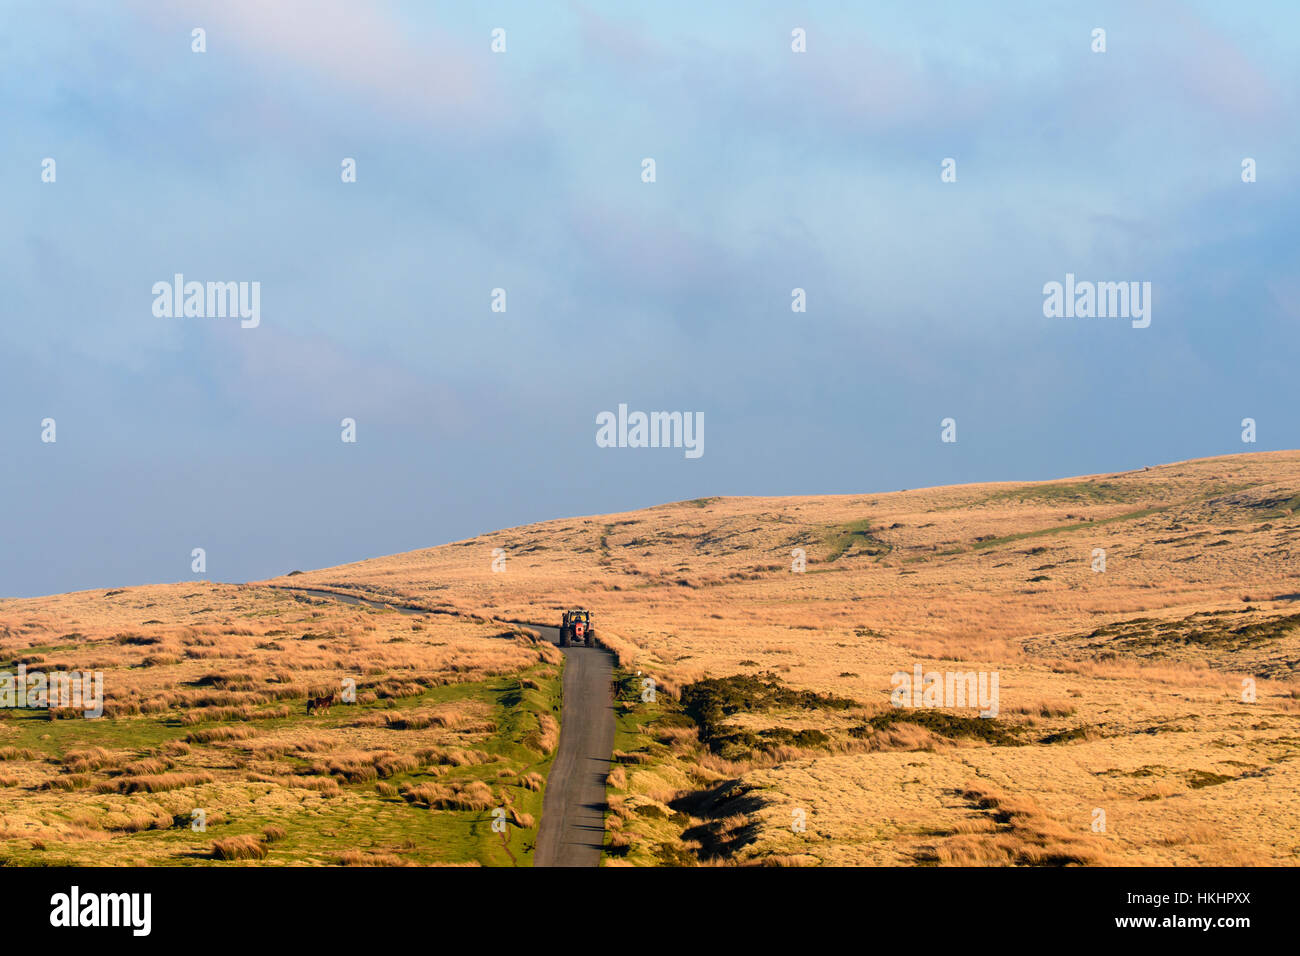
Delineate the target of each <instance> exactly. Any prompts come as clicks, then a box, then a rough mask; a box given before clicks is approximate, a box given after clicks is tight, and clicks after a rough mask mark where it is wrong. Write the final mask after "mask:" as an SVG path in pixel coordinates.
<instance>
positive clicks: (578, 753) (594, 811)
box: [282, 587, 614, 866]
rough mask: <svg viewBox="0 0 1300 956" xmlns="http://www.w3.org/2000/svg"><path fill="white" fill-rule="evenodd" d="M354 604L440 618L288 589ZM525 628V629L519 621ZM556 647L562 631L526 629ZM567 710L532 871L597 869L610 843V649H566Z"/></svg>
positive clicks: (419, 611) (345, 597)
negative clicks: (607, 797)
mask: <svg viewBox="0 0 1300 956" xmlns="http://www.w3.org/2000/svg"><path fill="white" fill-rule="evenodd" d="M282 590H286V591H297V592H299V593H304V594H309V595H311V596H312V597H317V598H333V599H334V600H336V601H343V602H345V603H347V604H365V605H368V606H370V607H381V608H382V607H396V608H397V610H399V611H401V612H402V613H403V614H429V613H433V612H430V611H425V610H423V609H421V608H416V607H404V606H401V605H392V604H388V605H386V604H384V603H383V602H380V601H370V600H366V599H365V598H358V597H353V596H351V595H345V594H335V593H334V592H332V591H317V590H314V589H312V588H294V587H282ZM519 623H521V624H522V623H524V622H522V621H521V622H519ZM524 626H525V627H529V628H531V629H532V630H534V631H537V632H538V633H540V634H541V635H542V639H543V640H547V641H550V642H551V643H552V644H558V643H559V642H560V629H559V628H558V627H543V626H541V625H539V624H524ZM560 650H561V651H562V652H563V653H564V657H565V662H564V711H563V714H562V717H561V720H560V743H559V746H558V748H557V749H556V753H555V760H554V762H553V763H552V764H551V772H550V774H549V775H548V776H547V778H546V793H545V795H544V796H543V798H542V823H541V826H540V827H539V828H538V830H537V846H536V848H535V849H534V851H533V866H598V865H599V864H600V848H601V846H602V844H603V843H604V842H605V775H606V774H607V773H608V772H609V761H610V758H611V757H612V756H613V753H614V687H613V679H614V655H612V654H610V653H609V652H608V651H607V650H605V649H604V648H603V647H585V646H584V647H562V648H560Z"/></svg>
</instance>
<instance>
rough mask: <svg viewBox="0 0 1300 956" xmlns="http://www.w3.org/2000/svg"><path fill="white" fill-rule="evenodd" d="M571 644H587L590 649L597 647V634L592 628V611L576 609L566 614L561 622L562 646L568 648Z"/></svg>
mask: <svg viewBox="0 0 1300 956" xmlns="http://www.w3.org/2000/svg"><path fill="white" fill-rule="evenodd" d="M571 644H586V645H587V646H588V647H594V646H595V645H596V632H595V631H594V630H593V629H592V627H591V612H590V611H587V610H584V609H581V608H574V609H573V610H569V611H565V612H564V617H563V618H562V619H561V621H560V646H561V647H568V646H569V645H571Z"/></svg>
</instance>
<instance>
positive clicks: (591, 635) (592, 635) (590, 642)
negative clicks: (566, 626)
mask: <svg viewBox="0 0 1300 956" xmlns="http://www.w3.org/2000/svg"><path fill="white" fill-rule="evenodd" d="M587 646H588V647H595V646H596V632H595V631H588V632H587Z"/></svg>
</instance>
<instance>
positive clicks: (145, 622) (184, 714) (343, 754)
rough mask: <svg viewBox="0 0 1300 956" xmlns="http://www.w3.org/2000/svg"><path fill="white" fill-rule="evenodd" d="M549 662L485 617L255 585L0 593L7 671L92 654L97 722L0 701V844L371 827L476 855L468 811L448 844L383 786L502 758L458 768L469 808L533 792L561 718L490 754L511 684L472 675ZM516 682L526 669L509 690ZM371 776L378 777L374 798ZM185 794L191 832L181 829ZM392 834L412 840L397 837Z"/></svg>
mask: <svg viewBox="0 0 1300 956" xmlns="http://www.w3.org/2000/svg"><path fill="white" fill-rule="evenodd" d="M559 659H560V658H559V653H558V651H556V650H555V649H554V648H553V647H550V646H549V645H539V644H537V643H536V642H535V641H534V639H533V637H532V636H531V635H530V634H527V633H526V632H523V631H520V630H519V629H517V628H513V627H511V626H510V625H505V624H501V623H492V622H488V621H486V620H485V619H483V618H482V617H478V616H476V617H474V618H473V619H469V618H458V617H455V616H446V615H433V616H429V617H412V616H408V615H403V614H400V613H398V612H396V611H392V610H378V609H373V608H368V607H356V606H350V605H346V604H341V603H339V602H337V601H335V600H333V599H325V598H320V599H316V598H309V597H304V596H302V595H298V594H291V593H287V592H283V591H277V590H273V589H269V588H264V587H252V586H240V585H214V584H208V583H204V582H200V583H194V584H177V585H158V586H149V587H140V588H129V589H124V590H116V591H112V592H104V591H88V592H81V593H76V594H66V595H56V596H53V597H49V598H40V599H33V600H5V601H0V671H8V672H10V673H12V672H13V671H14V669H15V668H16V667H17V665H18V664H19V663H20V662H21V663H23V664H24V665H25V666H26V667H27V668H28V669H29V671H41V672H50V673H52V672H55V671H69V670H97V671H102V672H103V675H104V677H103V679H104V692H105V703H104V714H105V716H104V717H103V718H101V719H98V720H86V719H83V718H82V716H81V715H80V714H77V715H75V719H59V720H49V719H47V718H48V717H49V716H50V715H49V714H48V713H47V712H41V711H34V710H15V709H3V710H0V770H3V771H4V772H3V774H2V775H0V785H2V786H0V859H3V860H6V861H8V862H11V863H19V864H22V863H35V862H52V863H74V864H87V865H122V864H159V863H163V864H176V863H192V862H200V861H202V860H219V861H240V862H245V863H247V862H257V861H262V860H265V861H266V862H269V863H276V862H295V863H320V864H330V863H337V862H339V860H340V859H341V858H342V856H343V851H344V850H345V849H346V848H348V845H349V842H350V841H355V840H366V841H370V840H373V839H378V838H379V837H381V836H382V837H392V838H393V841H394V842H395V843H397V846H398V848H397V849H394V850H392V851H391V852H390V851H387V850H386V851H384V852H382V853H369V854H364V856H365V859H366V860H368V861H370V862H380V863H382V862H384V861H387V860H388V859H389V858H390V857H392V856H393V855H394V854H396V855H397V856H399V857H401V858H402V859H408V858H413V859H417V860H419V861H421V862H441V861H446V862H457V861H460V860H462V859H465V858H472V857H473V856H474V855H475V854H477V853H479V852H480V851H481V850H482V847H481V843H482V842H484V841H478V842H475V840H474V839H472V838H471V837H470V836H469V834H470V833H471V827H472V821H468V820H467V821H465V823H464V825H463V827H462V830H463V834H461V835H462V836H464V839H463V840H461V842H460V843H459V844H457V845H456V846H455V847H454V848H451V849H449V848H448V847H449V844H450V843H451V842H453V841H450V840H448V839H447V835H448V832H449V831H447V830H445V829H441V830H440V829H438V827H439V824H438V823H437V821H436V820H434V818H433V817H432V816H430V815H429V813H427V812H426V813H424V815H423V816H421V815H419V814H416V813H415V812H414V811H412V810H410V809H409V808H408V805H407V804H405V803H404V802H403V801H401V800H400V798H399V797H398V788H397V786H396V784H405V783H408V782H411V781H417V782H418V781H419V780H422V779H426V778H430V779H431V778H432V777H435V776H441V775H443V774H446V773H454V772H457V771H460V772H465V773H477V772H479V770H478V768H480V767H482V768H483V769H482V772H484V773H486V772H489V771H490V772H492V773H496V772H497V771H498V770H502V769H504V770H507V771H508V772H509V776H508V778H507V779H504V780H503V781H502V782H501V784H499V785H498V786H496V787H493V788H490V789H489V790H487V791H486V792H485V791H484V790H483V789H480V788H471V786H470V784H469V783H465V784H464V786H465V787H466V788H469V789H472V792H473V794H474V795H475V797H476V798H477V800H476V802H475V803H474V806H476V807H477V806H479V805H480V804H481V803H482V802H483V801H484V800H489V799H490V801H491V803H492V805H494V806H501V805H506V804H507V803H508V802H509V800H510V799H511V796H510V794H511V792H512V791H515V790H517V791H519V792H522V793H533V794H535V793H536V790H539V789H540V786H539V785H538V783H537V782H538V781H540V780H541V779H542V778H541V776H540V775H538V774H537V773H535V772H534V771H533V770H532V765H533V763H541V762H544V761H545V759H546V755H545V753H544V752H543V750H542V748H543V747H544V746H546V747H553V738H554V735H555V721H554V720H553V718H552V717H551V716H550V715H549V713H539V714H537V715H536V718H535V719H534V720H533V721H532V723H531V724H529V725H523V726H521V727H520V729H519V731H518V733H517V735H515V738H512V741H511V747H515V745H518V744H523V745H524V746H527V741H528V739H531V740H532V742H533V746H536V747H537V748H538V752H537V753H536V754H534V755H533V757H532V758H531V759H532V763H530V762H528V760H527V759H525V758H523V755H524V754H526V753H527V752H528V751H526V750H521V749H517V747H516V749H510V748H509V747H507V748H505V749H504V750H503V749H502V748H495V749H496V750H497V751H498V752H496V753H488V752H486V751H485V749H484V748H485V747H488V745H489V743H490V742H491V741H493V740H495V739H496V735H498V734H500V733H502V732H503V728H502V727H500V726H499V714H498V713H497V712H496V710H494V707H495V706H496V705H495V704H494V703H493V701H495V700H496V699H497V698H498V697H499V696H500V695H501V694H503V693H505V692H506V691H497V692H494V693H493V694H486V689H487V688H489V687H493V686H496V685H497V684H499V683H500V681H501V679H503V678H504V677H505V676H506V675H518V674H520V673H521V672H531V673H534V674H535V675H537V674H539V670H538V669H539V668H541V669H543V670H547V669H548V672H549V673H550V674H551V678H549V680H551V681H553V680H554V674H555V672H556V666H555V665H556V664H557V663H558V661H559ZM520 680H531V678H527V677H523V678H514V679H512V681H511V682H507V683H506V684H505V685H504V686H505V688H506V690H509V688H510V687H512V686H515V685H517V684H518V683H519V681H520ZM345 681H350V682H353V683H354V684H355V690H356V701H355V703H353V704H348V703H345V702H344V701H343V700H342V699H341V697H340V700H338V701H337V702H336V703H335V705H334V707H333V708H332V710H331V711H330V713H329V714H326V715H319V716H311V717H308V716H307V714H306V709H305V701H306V699H307V697H308V696H321V695H324V694H328V693H335V694H340V695H341V692H342V689H343V687H344V686H345V683H344V682H345ZM494 682H496V684H494ZM532 686H533V687H534V688H536V687H538V686H540V685H539V684H538V683H537V681H536V680H532ZM462 688H468V689H466V690H462ZM510 754H517V755H519V757H518V758H516V757H514V756H510ZM525 774H530V776H529V777H528V779H527V780H525V779H524V775H525ZM380 781H393V783H390V784H389V786H391V787H392V788H393V789H392V790H391V792H390V793H389V794H388V796H389V799H388V800H387V801H385V800H384V799H383V798H384V796H385V793H384V791H382V790H376V789H375V784H376V783H377V782H380ZM452 786H454V785H452ZM535 799H540V797H535ZM448 805H450V804H448ZM539 805H540V804H539ZM462 806H463V807H465V806H468V802H465V801H463V802H462ZM196 810H202V811H203V812H204V813H205V814H206V830H195V829H192V828H191V822H192V814H193V813H194V812H195V811H196ZM226 830H235V831H241V830H242V831H243V832H234V833H229V834H228V833H225V832H223V831H226ZM249 830H253V831H256V832H258V833H260V834H261V836H260V837H254V836H249V835H248V831H249ZM358 830H360V832H357V831H358ZM349 833H351V834H352V835H350V836H349ZM402 834H405V835H414V836H415V837H416V838H417V839H416V841H415V845H414V846H413V847H411V848H407V849H403V848H402V846H401V843H402V842H404V841H397V840H396V837H397V836H398V835H402ZM497 842H498V843H499V841H497ZM254 843H255V844H257V845H256V846H253V844H254ZM502 858H504V854H503V855H502Z"/></svg>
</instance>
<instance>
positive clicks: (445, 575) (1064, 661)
mask: <svg viewBox="0 0 1300 956" xmlns="http://www.w3.org/2000/svg"><path fill="white" fill-rule="evenodd" d="M1298 507H1300V453H1296V452H1280V453H1269V454H1254V455H1242V456H1231V457H1225V458H1216V459H1206V460H1199V461H1192V462H1182V463H1177V464H1171V465H1164V466H1159V467H1154V468H1150V469H1144V470H1142V471H1139V472H1133V473H1125V474H1113V475H1097V476H1087V477H1081V478H1070V479H1065V480H1061V481H1053V482H1042V483H1028V484H1026V483H1020V484H1017V483H1000V484H986V485H968V486H957V487H947V488H933V489H920V490H910V491H904V492H895V493H889V494H864V495H844V496H829V497H785V498H709V499H698V500H695V501H689V502H681V503H678V504H670V505H664V506H661V507H657V508H651V509H647V510H645V511H639V512H630V513H626V514H616V515H604V516H593V517H586V518H572V519H565V520H561V521H552V522H547V523H544V524H539V525H532V526H528V527H524V528H514V529H509V530H505V531H501V532H497V533H494V534H491V535H484V536H481V537H479V538H475V539H472V540H468V541H462V542H457V543H455V544H451V545H447V546H444V547H439V548H433V549H429V550H423V551H417V552H411V553H408V554H401V555H394V556H392V557H388V558H382V559H377V560H374V561H366V562H362V563H359V564H355V565H348V566H344V567H339V568H331V569H327V570H323V571H317V572H311V573H308V574H305V575H302V576H296V577H294V578H293V579H292V582H293V583H309V584H311V585H312V586H332V587H338V588H343V589H347V590H351V591H356V592H360V593H367V594H370V595H374V596H379V597H383V598H386V599H400V600H409V601H415V602H418V603H420V604H422V605H426V606H437V607H440V608H443V609H446V610H449V611H457V612H462V613H484V614H491V615H494V616H497V617H501V618H517V619H523V620H539V619H540V620H546V619H548V618H550V617H555V616H557V615H558V612H559V611H560V609H561V608H563V607H565V606H570V605H575V604H582V605H586V606H589V607H591V608H593V610H594V611H595V613H596V619H597V628H598V631H599V632H600V634H601V636H602V638H603V639H604V640H606V641H607V642H608V643H609V644H610V645H611V646H612V647H613V648H614V649H615V650H616V651H617V652H618V654H619V656H620V662H621V664H622V666H623V668H624V669H625V670H626V671H627V672H628V673H631V674H635V672H637V671H641V672H642V673H643V674H644V675H648V676H653V678H654V679H655V681H656V682H657V687H658V690H659V692H660V693H661V694H664V695H666V699H667V702H668V704H669V705H670V706H672V707H674V708H675V710H674V712H673V713H671V714H663V713H658V712H656V713H654V714H651V713H650V710H649V705H644V704H642V703H641V702H640V699H639V697H637V696H636V695H633V699H631V700H629V701H628V702H627V703H626V705H622V706H623V709H624V715H623V719H622V722H621V724H620V743H619V748H620V750H621V751H623V754H624V755H623V756H622V757H620V760H619V769H618V770H617V771H616V772H615V774H614V777H613V780H612V781H611V782H612V784H613V785H615V786H614V790H613V796H614V799H613V802H612V810H613V811H614V812H613V813H612V814H611V818H610V819H611V821H612V822H611V829H614V830H615V831H620V832H621V833H622V836H620V837H618V842H620V843H621V844H622V846H619V847H614V848H613V852H611V853H610V854H609V861H610V862H611V863H614V862H620V861H621V862H634V863H635V862H642V863H650V862H674V861H675V862H683V861H687V860H694V861H732V862H773V863H807V864H813V863H832V864H834V863H872V864H908V865H910V864H930V863H1008V864H1014V863H1029V864H1036V863H1046V864H1051V863H1071V862H1077V863H1109V862H1113V863H1130V864H1136V863H1174V864H1191V865H1196V864H1212V863H1214V864H1237V863H1244V864H1252V863H1292V862H1295V861H1296V860H1297V858H1298V854H1300V824H1297V823H1296V821H1297V820H1300V798H1297V796H1296V794H1297V792H1300V788H1298V787H1297V784H1298V783H1300V777H1298V775H1297V768H1296V762H1295V756H1296V741H1297V739H1300V690H1298V687H1300V685H1298V684H1297V681H1296V676H1297V675H1296V662H1297V661H1300V629H1297V627H1296V624H1297V614H1298V613H1300V604H1297V599H1298V598H1300V515H1297V508H1298ZM494 548H504V549H505V551H506V555H507V562H506V570H505V571H504V572H503V573H494V572H493V571H492V558H493V554H492V552H493V549H494ZM795 549H802V551H803V552H804V554H805V555H806V570H805V571H804V572H803V573H797V572H795V571H793V570H792V565H793V564H794V563H795V560H796V558H795V555H794V553H793V552H795ZM1098 549H1100V550H1101V551H1104V568H1105V570H1104V571H1103V570H1094V568H1097V567H1099V566H1100V564H1099V557H1101V555H1099V553H1098ZM279 583H285V582H283V581H282V582H279ZM918 664H919V665H920V666H921V667H922V668H923V670H925V671H931V670H933V671H938V672H941V673H947V672H952V671H959V672H966V671H978V672H982V673H994V674H996V675H997V676H998V678H999V697H1000V706H999V713H998V716H997V717H996V718H992V719H986V718H980V717H978V716H976V714H975V712H974V711H973V710H971V709H969V708H965V709H963V708H952V707H940V708H924V709H903V708H897V707H894V706H893V705H892V704H891V700H890V692H891V688H892V684H891V675H893V674H894V673H895V672H899V671H902V672H908V673H910V672H912V671H913V668H914V667H915V666H916V665H918ZM1247 678H1249V679H1251V680H1253V681H1254V689H1255V691H1254V698H1253V700H1249V701H1247V699H1246V697H1247V696H1248V695H1246V694H1244V693H1243V691H1244V690H1245V685H1243V681H1244V680H1246V679H1247ZM708 681H713V682H715V683H712V684H709V683H706V682H708ZM719 681H721V682H722V683H717V682H719ZM756 687H757V688H758V689H757V690H756V689H755V688H756ZM705 692H707V695H708V697H709V699H712V700H715V701H717V700H722V701H724V702H725V706H721V705H720V706H719V708H718V709H716V710H714V711H710V714H711V716H710V718H709V719H708V720H706V721H705V724H703V725H701V724H700V723H698V722H697V721H695V720H694V719H693V718H692V717H691V716H690V714H689V713H687V711H688V708H686V707H684V706H683V703H682V702H683V701H686V700H690V699H697V700H698V699H700V695H701V694H702V693H705ZM728 695H730V697H728ZM747 700H754V701H757V702H756V703H755V704H754V705H753V706H752V707H748V709H747V703H746V701H747ZM845 701H847V702H848V703H844V702H845ZM638 708H640V710H638ZM638 714H640V715H641V717H644V718H645V719H641V717H638ZM683 722H685V723H686V724H688V725H690V726H688V727H684V726H683V725H682V724H683ZM619 784H621V786H620V785H619ZM1098 811H1100V812H1102V813H1104V815H1105V830H1104V831H1101V830H1100V829H1096V827H1097V825H1098V821H1099V820H1100V817H1099V814H1098ZM800 816H802V819H803V820H804V821H805V822H804V828H803V830H802V831H801V832H799V831H797V828H796V826H795V822H796V821H797V820H798V819H800ZM638 837H639V838H640V839H637V838H638ZM623 846H633V847H636V848H637V849H635V850H631V851H628V852H623V849H622V847H623Z"/></svg>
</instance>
